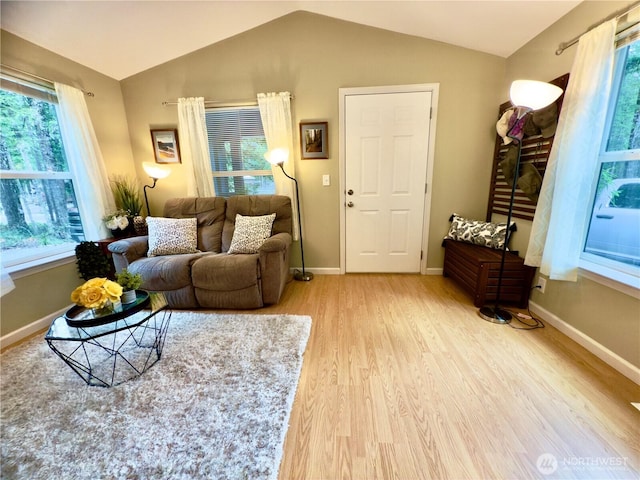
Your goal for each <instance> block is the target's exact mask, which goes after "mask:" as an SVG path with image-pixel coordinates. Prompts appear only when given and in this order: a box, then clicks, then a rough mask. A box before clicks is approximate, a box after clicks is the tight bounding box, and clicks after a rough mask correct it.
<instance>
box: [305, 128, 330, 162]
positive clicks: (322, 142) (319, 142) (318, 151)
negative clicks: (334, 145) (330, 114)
mask: <svg viewBox="0 0 640 480" xmlns="http://www.w3.org/2000/svg"><path fill="white" fill-rule="evenodd" d="M327 125H328V123H327V122H316V123H300V149H301V155H302V158H303V159H314V158H321V159H322V158H329V139H328V138H327Z"/></svg>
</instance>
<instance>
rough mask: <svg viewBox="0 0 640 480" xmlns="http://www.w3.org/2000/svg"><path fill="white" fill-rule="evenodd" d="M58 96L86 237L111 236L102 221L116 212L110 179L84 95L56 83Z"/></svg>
mask: <svg viewBox="0 0 640 480" xmlns="http://www.w3.org/2000/svg"><path fill="white" fill-rule="evenodd" d="M55 88H56V94H57V96H58V123H59V124H60V133H61V135H62V143H63V144H64V151H65V153H66V155H67V160H68V163H69V170H70V171H71V173H72V174H73V177H74V179H75V181H74V182H73V188H74V190H75V193H76V197H77V200H78V209H79V211H80V218H81V219H82V226H83V228H84V235H85V238H86V239H87V240H100V239H101V238H106V237H107V236H108V232H107V228H106V226H105V225H104V222H103V221H102V218H103V217H104V216H105V215H107V214H108V213H111V212H112V211H113V210H115V202H114V201H113V194H112V193H111V188H110V187H109V176H108V174H107V169H106V168H105V165H104V161H103V159H102V152H101V151H100V146H99V145H98V139H97V138H96V134H95V131H94V130H93V124H92V123H91V118H90V117H89V111H88V109H87V102H86V101H85V99H84V93H82V91H80V90H78V89H77V88H74V87H71V86H69V85H64V84H61V83H56V84H55Z"/></svg>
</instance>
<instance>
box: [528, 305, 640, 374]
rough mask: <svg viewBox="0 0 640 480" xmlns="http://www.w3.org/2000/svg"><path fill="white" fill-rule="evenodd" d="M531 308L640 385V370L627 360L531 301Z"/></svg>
mask: <svg viewBox="0 0 640 480" xmlns="http://www.w3.org/2000/svg"><path fill="white" fill-rule="evenodd" d="M529 308H530V310H531V311H532V312H533V313H535V314H537V315H539V316H540V317H541V318H542V319H543V320H545V321H546V322H548V323H549V324H551V325H553V326H554V327H555V328H557V329H558V330H560V331H561V332H562V333H564V334H565V335H566V336H567V337H569V338H570V339H572V340H573V341H575V342H577V343H578V344H580V345H582V346H583V347H584V348H586V349H587V350H589V351H590V352H591V353H593V354H594V355H595V356H596V357H598V358H599V359H600V360H602V361H603V362H605V363H606V364H608V365H609V366H611V367H613V368H615V369H616V370H617V371H618V372H620V373H621V374H622V375H624V376H625V377H627V378H629V379H630V380H631V381H632V382H634V383H636V384H637V385H640V368H638V367H636V366H635V365H633V364H632V363H631V362H629V361H627V360H625V359H624V358H622V357H621V356H620V355H618V354H617V353H615V352H612V351H611V350H609V349H608V348H607V347H605V346H604V345H601V344H600V343H598V342H596V341H595V340H594V339H593V338H591V337H589V336H588V335H586V334H585V333H583V332H581V331H580V330H578V329H577V328H575V327H573V326H572V325H569V324H568V323H567V322H565V321H564V320H561V319H560V318H559V317H557V316H556V315H554V314H553V313H551V312H550V311H548V310H546V309H545V308H543V307H541V306H540V305H538V304H537V303H535V302H531V301H530V302H529Z"/></svg>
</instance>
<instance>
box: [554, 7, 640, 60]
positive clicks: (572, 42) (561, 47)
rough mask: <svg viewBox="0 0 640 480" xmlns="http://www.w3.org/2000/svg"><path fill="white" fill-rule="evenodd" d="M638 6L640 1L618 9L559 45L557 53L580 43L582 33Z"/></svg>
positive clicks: (621, 15)
mask: <svg viewBox="0 0 640 480" xmlns="http://www.w3.org/2000/svg"><path fill="white" fill-rule="evenodd" d="M637 7H640V2H635V3H634V4H632V5H630V6H628V7H625V8H623V9H621V10H618V11H617V12H615V13H612V14H611V15H609V16H608V17H607V18H605V19H603V20H601V21H599V22H598V23H594V24H593V25H591V26H590V27H589V28H588V29H587V30H586V31H585V32H583V33H581V34H580V35H578V36H577V37H573V38H572V39H571V40H569V41H567V42H563V43H561V44H560V45H558V49H557V50H556V55H562V52H564V51H565V50H566V49H567V48H569V47H572V46H574V45H575V44H576V43H578V41H579V40H580V37H582V35H584V34H585V33H587V32H590V31H591V30H593V29H594V28H596V27H598V26H600V25H602V24H603V23H605V22H608V21H609V20H611V19H613V18H615V19H618V18H621V17H624V16H625V15H627V14H628V13H629V12H631V11H632V10H634V9H635V8H637Z"/></svg>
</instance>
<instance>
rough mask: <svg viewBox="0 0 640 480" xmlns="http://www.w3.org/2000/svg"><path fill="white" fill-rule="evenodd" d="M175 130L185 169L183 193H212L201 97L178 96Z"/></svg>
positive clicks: (193, 194) (194, 194) (200, 194)
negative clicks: (177, 133)
mask: <svg viewBox="0 0 640 480" xmlns="http://www.w3.org/2000/svg"><path fill="white" fill-rule="evenodd" d="M178 132H179V135H180V153H181V154H182V164H183V165H184V166H185V167H186V170H187V195H189V196H192V197H213V196H214V195H215V194H216V193H215V190H214V187H213V173H212V171H211V160H210V159H209V140H208V139H207V126H206V124H205V116H204V98H203V97H196V98H193V97H192V98H179V99H178Z"/></svg>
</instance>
